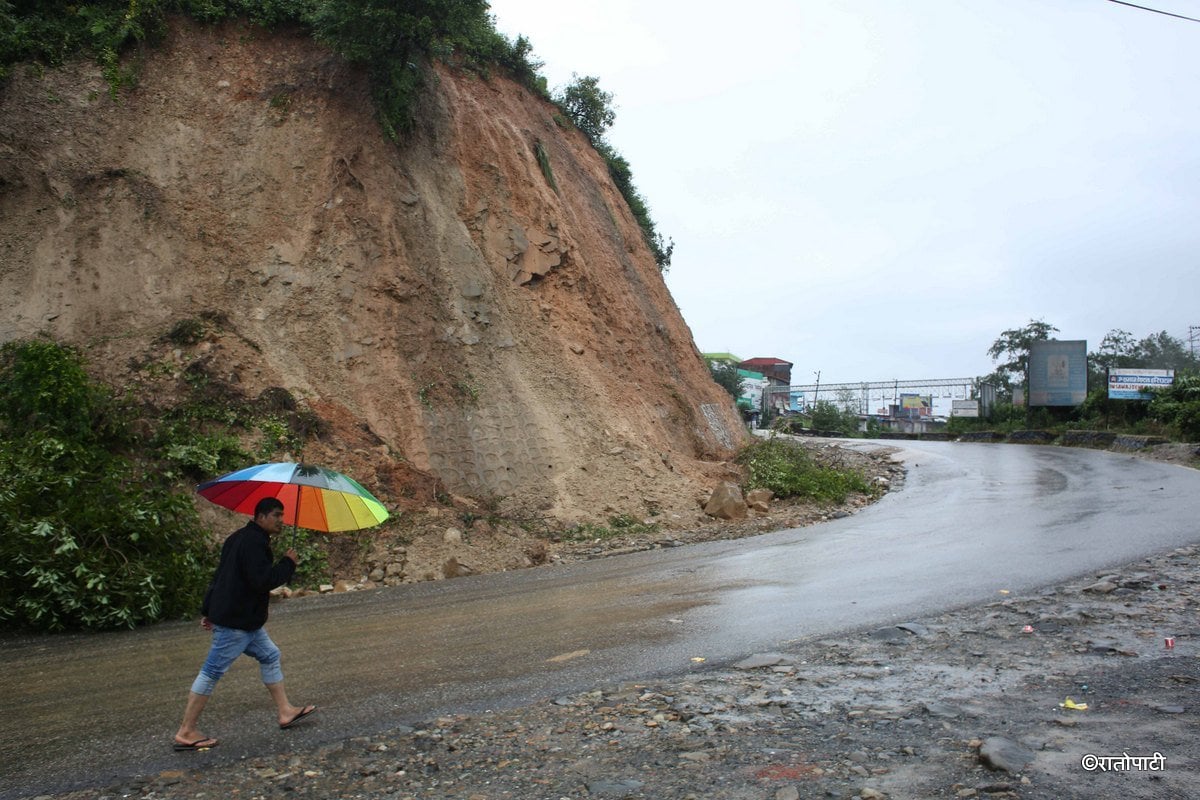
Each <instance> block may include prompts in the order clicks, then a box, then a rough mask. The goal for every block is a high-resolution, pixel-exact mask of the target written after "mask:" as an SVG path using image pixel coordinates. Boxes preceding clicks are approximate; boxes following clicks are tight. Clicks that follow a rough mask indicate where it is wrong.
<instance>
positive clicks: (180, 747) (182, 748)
mask: <svg viewBox="0 0 1200 800" xmlns="http://www.w3.org/2000/svg"><path fill="white" fill-rule="evenodd" d="M205 742H211V744H205ZM172 744H173V745H174V746H175V752H176V753H186V752H191V751H195V750H208V749H210V748H213V747H216V746H217V745H218V744H220V742H218V741H217V740H216V739H214V738H212V737H211V736H205V737H204V738H203V739H197V740H196V741H194V742H180V741H175V742H172Z"/></svg>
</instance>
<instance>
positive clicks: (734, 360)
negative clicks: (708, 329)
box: [700, 353, 741, 367]
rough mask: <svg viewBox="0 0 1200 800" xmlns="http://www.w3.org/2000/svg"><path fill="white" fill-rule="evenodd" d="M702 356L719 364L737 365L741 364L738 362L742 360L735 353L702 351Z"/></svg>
mask: <svg viewBox="0 0 1200 800" xmlns="http://www.w3.org/2000/svg"><path fill="white" fill-rule="evenodd" d="M700 356H701V357H702V358H703V359H704V360H705V361H708V362H714V361H715V362H716V363H718V364H732V365H733V366H735V367H736V366H739V364H738V362H739V361H741V359H740V358H738V357H737V356H735V355H734V354H733V353H701V354H700Z"/></svg>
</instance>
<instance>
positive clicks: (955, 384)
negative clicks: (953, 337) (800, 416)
mask: <svg viewBox="0 0 1200 800" xmlns="http://www.w3.org/2000/svg"><path fill="white" fill-rule="evenodd" d="M978 380H979V379H978V378H932V379H928V378H924V379H918V380H899V379H895V378H894V379H892V380H890V381H862V382H859V383H815V384H814V383H806V384H799V385H795V386H767V387H764V388H763V402H764V404H766V403H768V402H769V401H768V399H767V398H768V396H775V395H781V394H782V395H790V394H791V393H792V392H804V393H805V394H808V393H809V392H812V393H813V399H812V402H813V403H816V402H817V401H818V400H820V399H821V398H820V395H824V394H825V393H826V392H829V393H831V394H832V395H833V396H834V397H836V396H837V395H838V394H840V393H843V392H846V391H850V392H853V393H854V394H856V395H857V396H858V401H859V413H860V414H863V415H867V414H870V413H871V408H870V406H871V396H872V394H873V393H874V392H876V391H878V392H879V397H880V399H881V400H882V399H885V398H886V397H887V395H886V394H884V392H886V391H888V390H891V393H892V402H893V403H894V404H898V403H899V402H900V394H901V390H908V389H943V390H946V389H949V390H955V389H958V390H961V391H962V392H963V399H968V398H970V397H972V395H973V394H974V393H975V391H976V389H977V383H978ZM904 393H905V394H907V393H908V392H907V391H905V392H904ZM847 410H849V409H847Z"/></svg>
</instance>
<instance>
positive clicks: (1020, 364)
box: [985, 319, 1058, 387]
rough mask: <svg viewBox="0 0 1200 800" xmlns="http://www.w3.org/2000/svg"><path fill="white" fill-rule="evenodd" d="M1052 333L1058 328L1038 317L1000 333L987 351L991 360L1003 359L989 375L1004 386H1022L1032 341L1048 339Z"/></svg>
mask: <svg viewBox="0 0 1200 800" xmlns="http://www.w3.org/2000/svg"><path fill="white" fill-rule="evenodd" d="M1052 333H1058V328H1056V327H1054V326H1053V325H1051V324H1050V323H1048V322H1044V321H1042V320H1040V319H1037V320H1032V319H1031V320H1030V321H1029V323H1028V324H1027V325H1025V326H1024V327H1021V328H1012V329H1010V330H1007V331H1004V332H1003V333H1001V334H1000V336H999V338H997V339H996V341H994V342H992V346H991V347H989V348H988V351H987V352H988V355H989V356H991V358H992V361H1001V359H1004V360H1003V361H1001V363H1000V364H999V365H997V367H996V371H995V372H993V373H992V375H991V376H989V377H995V378H998V379H999V380H1001V381H1003V382H1004V385H1005V386H1006V387H1007V386H1024V385H1025V382H1026V380H1028V375H1029V351H1030V350H1031V349H1032V348H1033V343H1034V342H1040V341H1046V340H1048V339H1049V338H1050V334H1052ZM985 380H986V379H985Z"/></svg>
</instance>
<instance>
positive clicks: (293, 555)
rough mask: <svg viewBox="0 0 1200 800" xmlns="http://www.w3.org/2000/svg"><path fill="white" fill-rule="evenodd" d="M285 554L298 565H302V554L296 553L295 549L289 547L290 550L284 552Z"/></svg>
mask: <svg viewBox="0 0 1200 800" xmlns="http://www.w3.org/2000/svg"><path fill="white" fill-rule="evenodd" d="M284 555H285V556H287V557H288V558H290V559H291V560H292V563H293V564H295V565H296V566H297V567H298V566H300V556H298V555H296V551H295V550H293V549H290V548H289V549H288V551H287V552H286V553H284Z"/></svg>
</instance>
